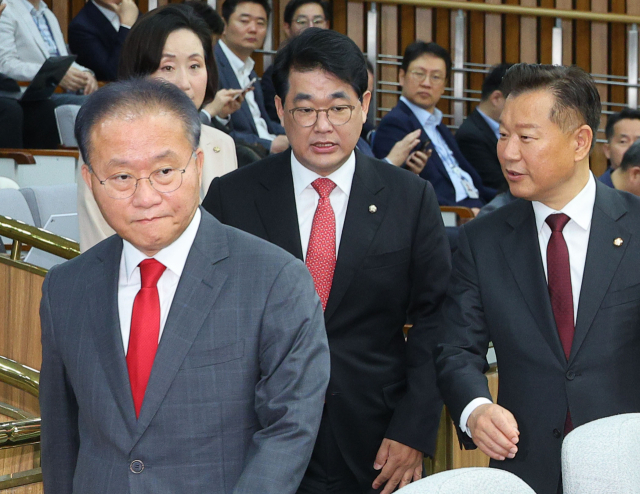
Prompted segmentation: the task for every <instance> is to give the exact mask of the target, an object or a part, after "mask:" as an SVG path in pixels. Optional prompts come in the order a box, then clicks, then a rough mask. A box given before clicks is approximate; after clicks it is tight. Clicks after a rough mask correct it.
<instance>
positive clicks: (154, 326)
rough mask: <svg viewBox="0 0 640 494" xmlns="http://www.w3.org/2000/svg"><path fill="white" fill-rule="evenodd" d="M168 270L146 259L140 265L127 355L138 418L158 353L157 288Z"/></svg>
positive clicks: (158, 313) (158, 315)
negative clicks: (138, 285)
mask: <svg viewBox="0 0 640 494" xmlns="http://www.w3.org/2000/svg"><path fill="white" fill-rule="evenodd" d="M165 269H166V267H165V266H164V265H162V264H160V263H159V262H158V261H156V260H155V259H145V260H144V261H142V262H141V263H140V279H141V281H142V284H141V287H140V291H139V292H138V294H137V295H136V298H135V300H134V301H133V312H132V314H131V332H130V333H129V349H128V351H127V367H128V369H129V382H130V383H131V394H132V395H133V404H134V406H135V409H136V417H139V416H140V408H141V407H142V400H143V399H144V393H145V391H146V389H147V383H148V382H149V376H150V375H151V368H152V367H153V360H154V359H155V357H156V350H157V349H158V339H159V336H160V297H159V296H158V287H157V284H158V280H159V279H160V276H162V273H163V272H164V270H165Z"/></svg>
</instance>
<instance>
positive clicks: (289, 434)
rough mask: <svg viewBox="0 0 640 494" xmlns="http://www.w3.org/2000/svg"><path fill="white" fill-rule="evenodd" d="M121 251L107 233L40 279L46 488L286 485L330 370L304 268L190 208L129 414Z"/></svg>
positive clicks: (307, 444) (249, 493) (107, 492)
mask: <svg viewBox="0 0 640 494" xmlns="http://www.w3.org/2000/svg"><path fill="white" fill-rule="evenodd" d="M121 252H122V240H121V239H120V238H119V237H118V236H113V237H110V238H108V239H107V240H105V241H103V242H101V243H100V244H98V245H97V246H96V247H94V248H93V249H91V250H89V251H88V252H86V253H85V254H83V255H81V256H80V257H78V258H76V259H74V260H72V261H68V262H66V263H64V264H62V265H60V266H58V267H56V268H54V269H52V270H51V271H50V272H49V274H48V276H47V278H46V279H45V282H44V285H43V298H42V305H41V319H42V349H43V362H42V374H41V381H40V406H41V413H42V470H43V477H44V486H45V490H46V492H48V493H52V494H67V493H72V492H73V493H78V494H93V493H104V494H114V493H117V494H126V493H131V494H142V493H148V494H163V493H172V494H175V493H177V492H193V493H205V492H207V493H228V492H233V493H238V494H239V493H246V494H256V493H277V494H281V493H294V492H295V491H296V489H297V486H298V484H299V482H300V480H301V478H302V475H303V474H304V471H305V468H306V465H307V463H308V461H309V458H310V456H311V451H312V448H313V444H314V441H315V437H316V434H317V430H318V427H319V424H320V417H321V413H322V404H323V400H324V395H325V390H326V386H327V383H328V379H329V351H328V346H327V338H326V334H325V329H324V322H323V314H322V308H321V306H320V302H319V299H318V297H317V295H316V293H315V290H314V287H313V282H312V280H311V277H310V275H309V272H308V271H307V269H306V268H305V267H304V265H303V264H302V263H301V262H300V261H298V260H296V259H294V257H293V256H291V255H289V254H287V253H286V252H285V251H283V250H282V249H280V248H278V247H275V246H273V245H271V244H269V243H267V242H265V241H262V240H259V239H257V238H255V237H253V236H251V235H248V234H246V233H243V232H240V231H238V230H236V229H234V228H230V227H227V226H223V225H221V224H220V223H219V222H218V221H217V220H215V219H214V218H213V217H211V216H210V215H209V214H208V213H206V212H204V211H203V214H202V222H201V224H200V228H199V230H198V234H197V236H196V238H195V241H194V244H193V246H192V248H191V251H190V253H189V256H188V258H187V262H186V265H185V267H184V271H183V273H182V276H181V279H180V282H179V285H178V288H177V291H176V294H175V297H174V299H173V304H172V306H171V309H170V312H169V316H168V319H167V322H166V324H165V327H164V331H163V334H162V338H161V339H160V343H159V346H158V353H157V354H156V358H155V361H154V365H153V369H152V372H151V377H150V379H149V384H148V386H147V391H146V395H145V399H144V402H143V405H142V409H141V411H140V417H139V419H138V420H136V416H135V412H134V408H133V399H132V397H131V389H130V385H129V379H128V375H127V366H126V361H125V354H124V349H123V346H122V337H121V333H120V324H119V320H118V303H117V288H118V267H119V263H120V257H121Z"/></svg>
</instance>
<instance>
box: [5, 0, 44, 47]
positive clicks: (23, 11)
mask: <svg viewBox="0 0 640 494" xmlns="http://www.w3.org/2000/svg"><path fill="white" fill-rule="evenodd" d="M11 7H12V8H15V9H16V10H18V12H17V13H16V15H15V17H16V19H17V20H18V22H20V23H21V24H22V25H23V26H25V28H26V30H27V31H28V32H29V33H31V37H32V38H33V39H34V41H35V42H36V44H37V45H38V48H40V51H41V52H42V54H43V55H44V57H45V58H49V47H48V46H47V43H45V41H44V39H43V38H42V35H41V34H40V30H39V29H38V26H36V23H35V22H34V21H33V17H32V16H31V12H30V11H29V10H28V9H27V7H26V6H25V5H24V4H23V2H18V1H15V2H11ZM47 20H48V19H47Z"/></svg>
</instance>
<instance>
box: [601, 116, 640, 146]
mask: <svg viewBox="0 0 640 494" xmlns="http://www.w3.org/2000/svg"><path fill="white" fill-rule="evenodd" d="M626 119H629V120H640V110H634V109H633V108H625V109H624V110H622V111H621V112H618V113H614V114H613V115H609V118H608V119H607V126H606V127H605V129H604V133H605V135H606V136H607V141H610V140H611V138H612V137H613V132H614V127H615V125H616V124H617V123H618V122H619V121H620V120H626Z"/></svg>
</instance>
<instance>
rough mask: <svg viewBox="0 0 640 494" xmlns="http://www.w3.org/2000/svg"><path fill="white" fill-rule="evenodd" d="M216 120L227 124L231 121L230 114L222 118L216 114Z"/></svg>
mask: <svg viewBox="0 0 640 494" xmlns="http://www.w3.org/2000/svg"><path fill="white" fill-rule="evenodd" d="M216 120H217V121H218V122H220V123H221V124H222V125H229V122H230V121H231V116H228V117H227V118H222V117H219V116H218V115H216Z"/></svg>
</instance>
